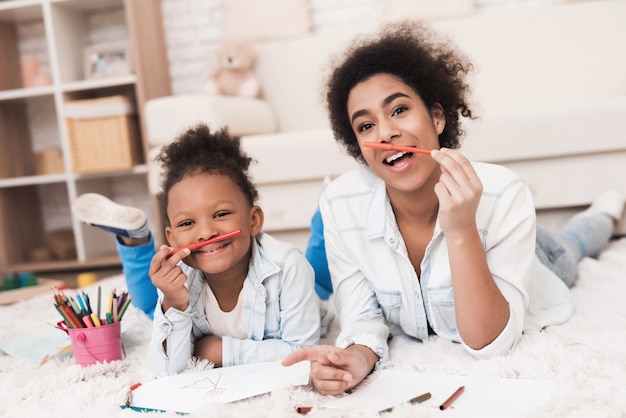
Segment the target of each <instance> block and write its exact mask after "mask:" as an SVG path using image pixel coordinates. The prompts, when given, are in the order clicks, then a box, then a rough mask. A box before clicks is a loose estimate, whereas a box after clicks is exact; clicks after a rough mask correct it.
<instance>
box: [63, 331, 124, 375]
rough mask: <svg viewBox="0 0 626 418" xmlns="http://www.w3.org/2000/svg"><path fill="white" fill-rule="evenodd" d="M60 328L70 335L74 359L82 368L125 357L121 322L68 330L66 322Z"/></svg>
mask: <svg viewBox="0 0 626 418" xmlns="http://www.w3.org/2000/svg"><path fill="white" fill-rule="evenodd" d="M59 328H61V329H63V331H65V332H67V333H68V334H69V336H70V340H71V341H72V349H73V350H74V358H75V359H76V363H78V364H80V365H81V366H90V365H92V364H95V363H98V362H100V363H104V362H109V361H114V360H121V359H122V357H123V356H122V355H123V352H124V350H123V347H122V332H121V322H113V323H112V324H108V325H102V326H100V327H93V328H75V329H73V328H67V327H66V326H65V322H60V323H59Z"/></svg>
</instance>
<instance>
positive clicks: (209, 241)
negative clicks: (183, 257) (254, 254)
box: [167, 229, 241, 258]
mask: <svg viewBox="0 0 626 418" xmlns="http://www.w3.org/2000/svg"><path fill="white" fill-rule="evenodd" d="M240 233H241V230H240V229H236V230H234V231H232V232H228V233H226V234H224V235H219V236H217V237H215V238H211V239H207V240H205V241H200V242H194V243H193V244H190V245H186V246H184V247H178V248H174V249H173V250H172V252H171V253H169V255H168V256H167V258H170V257H171V256H173V255H174V254H176V253H177V252H180V251H182V250H184V249H185V248H189V249H190V250H191V251H193V250H197V249H198V248H202V247H204V246H205V245H209V244H213V243H214V242H219V241H222V240H225V239H227V238H231V237H234V236H235V235H239V234H240Z"/></svg>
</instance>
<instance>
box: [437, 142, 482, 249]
mask: <svg viewBox="0 0 626 418" xmlns="http://www.w3.org/2000/svg"><path fill="white" fill-rule="evenodd" d="M431 155H432V157H433V158H434V159H435V161H437V162H438V163H439V165H440V166H441V177H440V178H439V182H438V183H437V184H436V185H435V193H436V194H437V197H438V198H439V225H440V226H441V229H442V230H443V232H444V234H445V235H446V236H447V237H448V238H452V237H454V236H455V235H460V234H463V233H464V232H466V231H468V230H470V229H471V230H472V231H475V229H476V211H477V210H478V203H479V202H480V198H481V195H482V192H483V184H482V182H481V181H480V179H479V178H478V175H477V174H476V171H475V170H474V167H473V166H472V164H471V162H470V161H469V160H468V159H467V158H466V157H465V156H464V155H463V154H461V153H459V152H458V151H455V150H452V149H447V148H442V149H441V150H433V151H432V153H431Z"/></svg>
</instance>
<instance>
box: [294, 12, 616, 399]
mask: <svg viewBox="0 0 626 418" xmlns="http://www.w3.org/2000/svg"><path fill="white" fill-rule="evenodd" d="M471 68H472V67H471V64H470V63H469V62H468V61H467V59H466V58H465V57H464V56H463V55H462V54H460V53H459V52H457V51H456V50H455V49H454V47H453V46H452V45H451V44H449V43H448V42H447V41H446V40H445V39H443V38H440V37H438V36H437V35H436V34H435V33H433V32H431V31H430V30H429V29H427V28H426V27H424V26H420V25H418V24H416V23H412V24H409V23H405V24H400V25H396V26H390V27H387V28H385V29H384V30H383V31H381V32H380V34H378V35H377V36H376V37H374V38H371V39H365V40H361V41H357V42H356V43H355V44H353V46H352V47H351V48H350V49H349V50H348V51H347V53H346V55H345V57H344V59H343V60H342V61H341V62H339V64H338V65H337V66H336V67H335V68H334V70H333V72H332V74H331V77H330V79H329V82H328V86H327V88H328V92H327V106H328V111H329V115H330V120H331V125H332V128H333V131H334V134H335V137H336V138H337V140H338V141H339V142H341V143H343V145H344V146H345V147H346V149H347V150H348V152H349V153H350V154H351V155H352V156H353V157H355V158H356V159H357V160H359V161H361V162H363V163H364V167H362V168H360V169H357V170H355V171H352V172H349V173H346V174H345V175H343V176H341V177H340V178H338V179H337V180H335V181H334V182H333V183H331V184H330V185H329V186H328V187H326V189H325V190H324V192H323V193H322V196H321V198H320V210H321V214H322V219H323V223H324V238H325V248H326V253H327V257H328V265H329V270H330V273H331V277H332V287H333V290H334V292H335V302H336V305H337V309H338V312H339V317H340V319H341V333H340V334H339V336H338V338H337V341H336V346H318V347H312V348H306V349H302V350H299V351H297V352H295V353H293V354H291V355H289V356H288V357H287V358H285V360H284V361H283V364H285V365H289V364H293V363H295V362H297V361H301V360H310V361H311V376H312V383H313V386H314V387H315V388H316V389H317V390H318V391H319V392H321V393H324V394H338V393H341V392H343V391H345V390H349V389H351V388H353V387H354V386H356V385H357V384H358V383H360V382H361V381H362V380H363V379H364V378H365V377H366V376H367V375H368V374H369V373H370V372H371V371H372V370H373V369H374V367H375V366H376V365H377V364H380V363H382V362H385V361H387V357H388V345H387V341H388V338H390V337H391V336H392V335H394V334H404V335H408V336H410V337H413V338H416V339H419V340H425V339H428V338H429V336H430V335H432V334H436V335H439V336H441V337H444V338H448V339H450V340H452V341H455V342H459V343H461V344H462V345H463V346H464V347H465V349H466V350H467V351H468V352H470V353H471V354H472V355H474V356H476V357H479V358H485V357H490V356H493V355H498V354H502V353H506V352H508V351H509V350H511V349H512V348H513V347H514V346H515V344H516V343H517V341H518V340H519V338H520V336H521V334H522V331H523V330H524V329H528V328H530V327H534V328H537V327H539V328H541V327H544V326H547V325H550V324H557V323H561V322H563V321H565V320H567V319H568V318H569V317H570V316H571V314H572V312H573V308H574V307H573V300H572V298H571V295H570V292H569V289H568V286H570V285H571V284H572V283H573V281H574V279H575V276H576V264H577V262H578V261H579V260H580V259H581V258H582V257H584V256H587V255H593V254H597V253H598V252H599V251H600V250H601V249H602V248H603V247H604V245H605V244H606V243H607V242H608V240H609V239H610V237H611V235H612V233H613V229H614V226H615V223H616V219H619V217H620V216H621V213H622V211H623V207H624V200H623V198H622V196H620V195H619V194H616V193H607V194H603V195H601V198H600V199H598V200H597V201H596V202H594V205H592V207H591V208H590V209H589V210H588V211H586V212H585V213H584V215H579V216H577V217H576V219H575V220H573V221H572V222H571V223H570V224H568V226H567V227H566V229H565V231H564V232H563V233H562V234H561V236H560V237H556V236H552V235H551V234H549V233H548V232H547V231H544V230H539V231H538V230H537V228H536V217H535V209H534V206H533V200H532V196H531V193H530V191H529V189H528V187H527V186H526V185H525V184H524V182H523V180H522V179H520V178H519V177H518V176H517V175H516V174H515V173H513V172H512V171H510V170H508V169H506V168H504V167H501V166H497V165H492V164H485V163H475V162H470V161H469V160H468V159H467V158H466V157H464V156H463V155H462V154H461V153H460V152H458V151H456V150H455V149H456V148H458V147H459V145H460V143H459V138H460V137H461V135H462V130H461V118H462V117H468V118H472V117H473V115H472V111H471V110H470V107H469V104H468V101H467V96H468V93H469V85H468V84H467V82H466V80H465V77H466V76H467V74H468V73H469V71H470V70H471ZM372 143H373V144H383V146H388V145H394V146H402V147H404V148H403V149H405V150H404V151H398V150H393V149H388V150H384V149H377V148H370V146H371V145H372ZM406 147H409V151H408V152H407V151H406ZM418 149H422V150H427V151H426V152H423V153H422V152H418V151H419V150H418ZM563 237H567V240H568V242H565V241H563V240H562V238H563ZM536 239H537V240H536ZM570 243H571V245H570ZM535 249H537V254H535Z"/></svg>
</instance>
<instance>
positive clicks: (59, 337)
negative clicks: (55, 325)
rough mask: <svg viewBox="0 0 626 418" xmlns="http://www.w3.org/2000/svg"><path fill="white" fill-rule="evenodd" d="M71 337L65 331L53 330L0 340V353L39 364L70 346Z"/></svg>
mask: <svg viewBox="0 0 626 418" xmlns="http://www.w3.org/2000/svg"><path fill="white" fill-rule="evenodd" d="M70 344H71V342H70V337H69V336H68V335H67V334H66V333H65V332H63V331H61V330H57V329H52V330H49V331H42V332H39V333H36V334H28V335H21V336H19V337H12V338H3V339H0V351H4V352H5V353H7V354H8V355H10V356H11V357H15V358H20V359H24V360H28V361H30V362H31V363H34V364H39V363H40V362H41V360H43V358H44V357H45V356H46V355H52V354H55V353H56V352H58V351H59V350H61V349H62V348H63V347H66V346H68V345H70Z"/></svg>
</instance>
